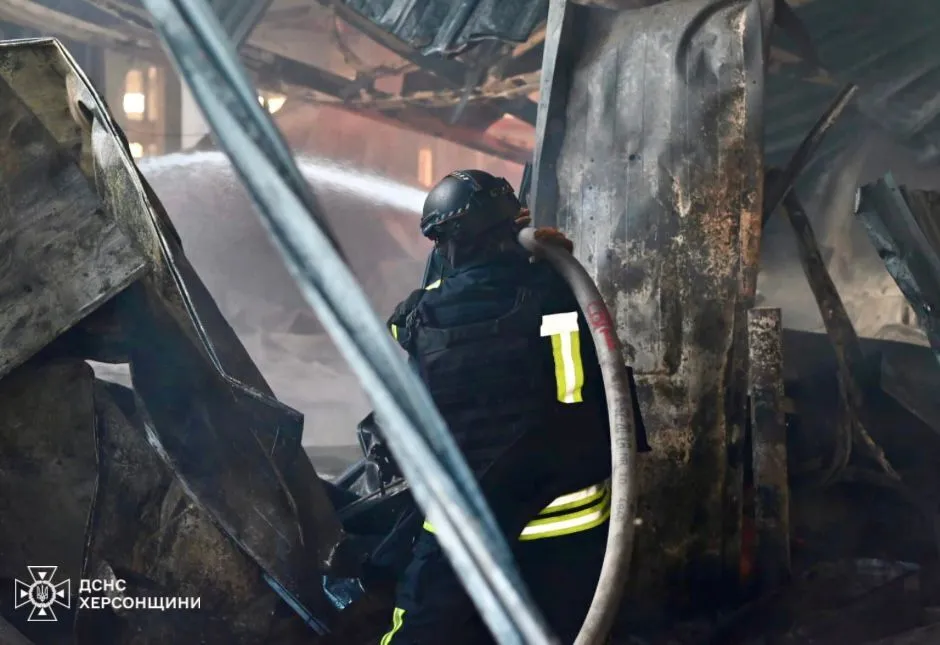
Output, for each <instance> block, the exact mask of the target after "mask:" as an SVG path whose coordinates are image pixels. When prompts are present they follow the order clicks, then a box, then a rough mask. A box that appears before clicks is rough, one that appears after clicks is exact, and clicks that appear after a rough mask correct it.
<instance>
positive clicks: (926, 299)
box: [857, 174, 940, 360]
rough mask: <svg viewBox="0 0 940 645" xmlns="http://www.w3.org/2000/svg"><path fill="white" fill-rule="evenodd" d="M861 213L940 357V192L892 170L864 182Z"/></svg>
mask: <svg viewBox="0 0 940 645" xmlns="http://www.w3.org/2000/svg"><path fill="white" fill-rule="evenodd" d="M857 215H858V218H859V219H860V220H861V221H862V223H863V224H864V225H865V229H866V230H867V232H868V236H869V238H870V239H871V242H872V244H873V245H874V246H875V249H876V250H877V251H878V255H879V256H880V257H881V259H882V260H883V261H884V263H885V267H886V268H887V269H888V273H890V274H891V277H892V278H894V281H895V282H897V284H898V287H900V289H901V292H902V293H903V294H904V296H905V297H906V298H907V300H908V302H909V303H910V304H911V307H913V308H914V311H915V312H916V314H917V320H918V322H919V323H920V325H921V326H922V327H923V328H924V331H925V332H926V333H927V339H928V341H930V346H931V347H932V348H933V350H934V353H936V355H937V360H940V223H938V222H940V195H938V194H937V193H935V192H930V191H916V190H908V189H906V188H904V187H903V186H898V185H897V184H896V183H895V181H894V178H893V177H892V176H891V175H890V174H889V175H887V176H886V177H884V178H883V179H880V180H879V181H877V182H874V183H872V184H869V185H867V186H864V187H862V189H861V191H860V199H859V208H858V213H857Z"/></svg>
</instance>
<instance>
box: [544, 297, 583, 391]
mask: <svg viewBox="0 0 940 645" xmlns="http://www.w3.org/2000/svg"><path fill="white" fill-rule="evenodd" d="M541 333H542V336H543V337H544V336H550V337H551V340H552V357H553V358H554V360H555V383H556V386H557V397H558V400H559V401H561V402H562V403H581V402H582V401H583V399H582V397H581V388H582V387H584V367H583V365H582V363H581V334H580V331H579V328H578V312H576V311H569V312H566V313H562V314H551V315H548V316H542V331H541Z"/></svg>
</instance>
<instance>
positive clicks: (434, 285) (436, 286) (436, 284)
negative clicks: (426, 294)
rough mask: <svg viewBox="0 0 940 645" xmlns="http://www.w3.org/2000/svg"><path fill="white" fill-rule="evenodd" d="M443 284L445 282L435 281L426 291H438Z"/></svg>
mask: <svg viewBox="0 0 940 645" xmlns="http://www.w3.org/2000/svg"><path fill="white" fill-rule="evenodd" d="M441 282H443V280H435V281H434V282H432V283H431V284H429V285H428V286H426V287H425V288H424V290H425V291H430V290H431V289H437V288H438V287H439V286H441Z"/></svg>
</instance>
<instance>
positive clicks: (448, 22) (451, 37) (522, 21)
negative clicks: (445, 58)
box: [343, 0, 548, 55]
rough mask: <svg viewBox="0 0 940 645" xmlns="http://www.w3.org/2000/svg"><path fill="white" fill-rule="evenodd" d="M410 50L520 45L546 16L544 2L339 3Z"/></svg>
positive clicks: (379, 0)
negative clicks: (494, 43)
mask: <svg viewBox="0 0 940 645" xmlns="http://www.w3.org/2000/svg"><path fill="white" fill-rule="evenodd" d="M343 4H345V5H346V6H347V7H348V8H349V9H352V10H353V11H356V12H357V13H359V14H360V15H362V16H363V17H365V18H368V19H369V20H371V21H372V22H374V23H375V24H377V25H378V26H379V27H381V28H383V29H385V30H386V31H388V32H390V33H392V34H394V35H395V36H397V37H398V38H400V39H401V40H403V41H405V42H406V43H408V44H409V45H411V46H412V47H414V48H415V49H420V50H422V52H423V53H424V54H426V55H428V54H445V55H447V54H455V53H459V52H460V51H462V50H463V49H466V48H467V46H469V45H471V44H473V43H476V42H479V41H482V40H502V41H506V42H511V43H523V42H525V41H526V40H528V38H529V36H530V35H531V34H532V32H533V31H534V30H535V28H536V27H537V26H538V25H539V24H540V23H542V22H543V21H544V20H545V18H546V17H547V16H548V0H461V1H460V2H453V1H452V0H344V1H343Z"/></svg>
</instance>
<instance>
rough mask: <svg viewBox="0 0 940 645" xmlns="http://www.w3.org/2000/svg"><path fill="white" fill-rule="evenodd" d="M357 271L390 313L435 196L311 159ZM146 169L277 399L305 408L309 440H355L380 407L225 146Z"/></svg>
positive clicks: (314, 180) (378, 305)
mask: <svg viewBox="0 0 940 645" xmlns="http://www.w3.org/2000/svg"><path fill="white" fill-rule="evenodd" d="M298 165H299V167H300V169H301V171H302V172H303V174H304V176H305V177H306V178H307V180H308V181H309V182H310V184H311V185H312V186H313V188H314V191H315V193H316V196H317V198H318V201H319V203H320V206H321V208H322V210H323V211H324V214H325V217H326V218H327V220H328V221H329V223H330V224H331V226H332V227H333V230H334V232H335V233H336V237H337V239H338V241H339V243H340V245H341V246H342V247H343V251H344V253H345V254H346V256H347V258H348V260H349V262H350V265H351V268H352V270H353V272H354V273H355V274H356V276H357V277H358V278H359V281H360V283H361V284H362V285H363V288H364V290H365V291H366V294H367V295H368V297H369V299H370V300H371V302H372V304H373V307H374V308H375V310H376V311H377V312H378V314H379V316H380V317H381V318H383V319H384V318H385V317H387V316H388V315H389V314H390V313H391V311H392V309H393V307H394V306H395V305H396V304H397V303H398V302H400V301H401V300H403V299H404V298H405V297H406V296H407V294H408V293H410V292H411V291H412V290H413V289H415V288H416V287H417V285H418V283H419V282H420V280H421V274H422V271H423V269H424V262H425V259H426V257H427V253H428V250H429V248H430V247H429V244H428V242H427V241H426V240H425V239H424V238H423V237H422V236H421V235H420V232H419V230H418V214H419V212H420V209H421V206H422V204H423V202H424V195H425V194H424V192H423V191H421V190H418V189H416V188H413V187H411V186H407V185H404V184H400V183H397V182H394V181H390V180H388V179H386V178H383V177H378V176H375V175H370V174H366V173H362V172H359V171H355V170H351V169H348V168H344V167H342V166H339V165H336V164H332V163H329V162H327V161H324V160H321V159H314V158H300V159H298ZM140 168H141V171H142V172H143V174H144V175H145V176H146V177H147V179H148V181H150V183H151V185H152V186H153V188H154V191H155V192H156V194H157V195H158V197H159V198H160V200H161V202H162V203H163V205H164V206H165V207H166V209H167V212H168V213H169V215H170V218H171V219H172V220H173V223H174V224H175V225H176V227H177V230H178V231H179V234H180V237H181V239H182V243H183V249H184V251H185V252H186V255H187V257H188V258H189V260H190V262H192V264H193V266H194V267H195V269H196V271H197V272H198V273H199V275H200V277H201V278H202V280H203V281H204V282H205V284H206V287H207V288H208V289H209V291H210V293H211V294H212V295H213V297H214V298H215V300H216V302H217V303H218V304H219V307H220V309H221V310H222V313H223V314H224V315H225V316H226V318H227V319H228V320H229V322H230V323H231V324H232V326H233V327H234V328H235V331H236V333H238V335H239V337H240V338H241V340H242V342H243V343H244V344H245V347H246V349H247V350H248V352H249V354H251V356H252V358H253V359H254V360H255V362H256V363H257V364H258V366H259V368H260V369H261V371H262V373H263V374H264V375H265V378H266V379H267V380H268V382H269V383H270V384H271V387H272V388H273V389H274V392H275V394H276V395H277V396H278V398H279V399H281V400H282V401H283V402H285V403H286V404H288V405H290V406H292V407H294V408H296V409H298V410H299V411H301V412H303V413H304V415H305V417H306V421H305V431H304V443H305V444H318V445H333V446H336V445H350V444H354V443H355V426H356V423H357V422H358V421H359V420H360V419H361V418H362V417H364V416H365V415H366V413H367V412H368V409H369V402H368V399H367V398H366V396H365V394H364V392H363V391H362V389H361V388H360V386H359V383H358V381H357V380H356V379H355V377H354V376H353V375H352V374H351V373H350V371H349V370H348V368H347V366H346V363H345V361H344V360H343V359H342V357H341V356H340V354H339V352H338V351H337V350H336V348H335V347H334V346H333V343H332V342H331V341H330V339H329V338H328V337H327V336H326V334H325V333H323V331H322V328H320V325H319V323H318V322H317V320H316V317H315V316H314V315H313V313H312V312H311V311H310V309H309V308H308V306H307V304H306V302H305V301H304V299H303V297H302V296H301V294H300V291H299V290H298V289H297V287H296V285H295V283H294V281H293V278H291V276H290V274H289V273H288V271H287V269H286V267H285V266H284V263H283V261H282V260H281V257H280V254H279V253H278V251H277V250H276V249H275V247H274V246H273V244H272V243H271V241H270V240H269V238H268V235H267V233H266V231H265V230H264V228H263V227H262V225H261V223H260V220H259V217H258V215H257V213H256V211H255V210H254V207H253V205H252V203H251V201H250V200H249V198H248V195H247V193H246V192H245V190H244V189H243V188H242V186H241V184H240V183H239V181H238V178H237V175H236V174H235V172H234V170H233V168H232V167H231V165H230V163H229V162H228V160H227V159H226V157H225V156H224V155H223V154H222V153H219V152H196V153H184V154H175V155H167V156H164V157H154V158H150V159H145V160H142V161H141V162H140Z"/></svg>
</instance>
